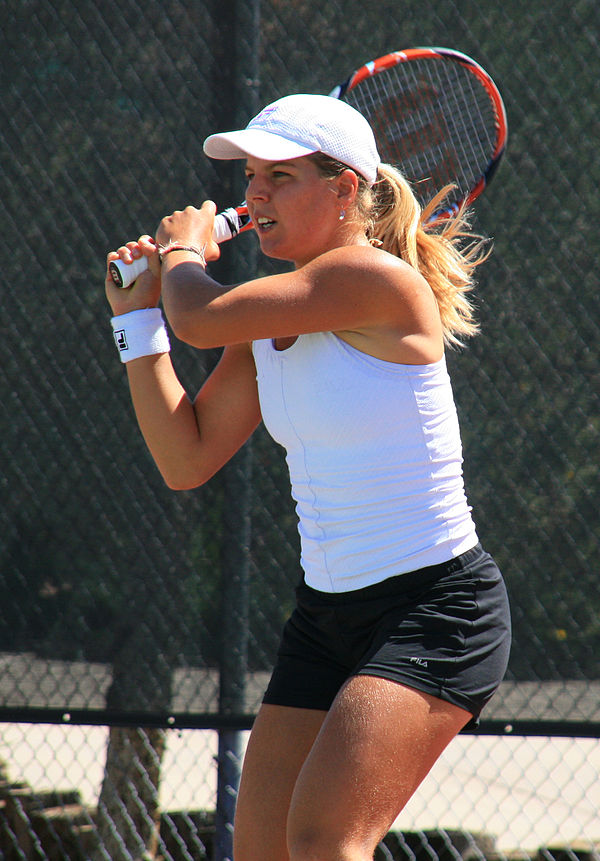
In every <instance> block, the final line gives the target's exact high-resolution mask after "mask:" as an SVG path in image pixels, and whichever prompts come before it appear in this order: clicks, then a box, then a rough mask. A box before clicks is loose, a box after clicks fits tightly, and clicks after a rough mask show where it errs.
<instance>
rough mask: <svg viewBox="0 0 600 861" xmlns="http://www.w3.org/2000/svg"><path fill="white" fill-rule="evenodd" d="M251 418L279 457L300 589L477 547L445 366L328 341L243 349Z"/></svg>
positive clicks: (378, 574)
mask: <svg viewBox="0 0 600 861" xmlns="http://www.w3.org/2000/svg"><path fill="white" fill-rule="evenodd" d="M253 353H254V360H255V363H256V368H257V380H258V391H259V398H260V406H261V410H262V416H263V420H264V423H265V425H266V427H267V430H268V431H269V433H270V434H271V436H272V437H273V438H274V439H275V440H276V441H277V442H278V443H280V444H281V445H282V446H283V447H284V448H285V450H286V460H287V464H288V468H289V472H290V479H291V485H292V496H293V497H294V499H295V501H296V511H297V514H298V518H299V524H298V528H299V532H300V540H301V551H302V555H301V562H302V567H303V569H304V572H305V580H306V582H307V584H308V585H309V586H312V587H313V588H314V589H318V590H320V591H322V592H346V591H351V590H354V589H361V588H363V587H364V586H369V585H371V584H373V583H378V582H380V581H382V580H385V579H386V578H388V577H393V576H396V575H398V574H403V573H406V572H407V571H413V570H415V569H417V568H422V567H425V566H428V565H436V564H438V563H440V562H446V561H447V560H449V559H452V558H453V557H454V556H458V555H459V554H460V553H464V552H465V551H467V550H470V549H471V548H472V547H474V546H475V544H476V543H477V535H476V532H475V527H474V524H473V521H472V519H471V515H470V508H469V506H468V505H467V500H466V498H465V492H464V486H463V478H462V448H461V442H460V432H459V427H458V419H457V415H456V408H455V405H454V399H453V395H452V388H451V384H450V378H449V376H448V372H447V370H446V362H445V359H443V358H442V359H441V361H439V362H436V363H434V364H430V365H398V364H394V363H391V362H384V361H382V360H381V359H375V358H373V357H372V356H368V355H366V354H365V353H361V352H360V351H359V350H356V349H355V348H354V347H351V346H350V345H349V344H347V343H345V341H342V340H341V339H340V338H338V337H337V336H335V335H333V334H332V333H330V332H324V333H317V334H311V335H301V336H300V337H299V338H298V339H297V340H296V341H295V343H294V344H293V345H292V346H291V347H289V348H288V349H286V350H281V351H278V350H276V349H275V347H274V345H273V343H272V341H271V340H263V341H255V342H254V344H253Z"/></svg>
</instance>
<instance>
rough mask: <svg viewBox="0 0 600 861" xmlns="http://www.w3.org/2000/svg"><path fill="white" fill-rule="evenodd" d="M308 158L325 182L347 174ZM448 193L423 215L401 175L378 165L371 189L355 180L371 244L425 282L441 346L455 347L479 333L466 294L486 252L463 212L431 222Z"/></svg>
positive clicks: (322, 159)
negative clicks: (433, 304) (440, 333)
mask: <svg viewBox="0 0 600 861" xmlns="http://www.w3.org/2000/svg"><path fill="white" fill-rule="evenodd" d="M307 158H310V159H312V160H313V161H314V162H315V164H316V165H317V167H318V169H319V171H320V172H321V174H322V175H323V176H325V177H329V178H332V177H335V176H337V175H339V174H340V173H342V172H343V171H344V170H348V166H347V165H345V164H342V163H341V162H338V161H335V160H333V159H331V158H330V157H329V156H326V155H323V154H322V153H315V154H314V155H311V156H307ZM452 188H453V186H451V185H448V186H446V187H445V188H443V189H442V190H441V191H440V192H438V194H436V195H435V197H434V198H433V199H432V200H431V201H430V202H429V203H428V204H427V206H426V207H425V208H424V209H422V208H421V206H420V204H419V202H418V201H417V199H416V197H415V195H414V193H413V190H412V188H411V186H410V184H409V183H408V182H407V180H406V179H405V178H404V176H403V175H402V174H401V173H400V171H399V170H397V169H396V168H394V167H392V166H391V165H389V164H382V165H380V166H379V172H378V175H377V182H376V183H375V185H374V186H373V187H372V188H370V187H369V185H368V183H367V181H366V180H365V179H364V178H363V177H360V176H359V186H358V194H357V197H356V201H355V206H356V216H357V218H358V219H360V221H361V222H362V223H364V224H365V229H366V233H367V237H368V238H369V240H370V241H371V243H372V244H373V245H376V246H378V247H381V248H383V250H384V251H387V252H389V253H390V254H393V255H395V256H396V257H400V258H401V259H402V260H404V261H405V262H406V263H409V264H410V265H411V266H412V267H413V268H414V269H416V270H417V272H420V273H421V275H422V276H423V277H424V278H425V280H426V281H427V282H428V284H429V286H430V287H431V289H432V291H433V294H434V296H435V298H436V301H437V304H438V308H439V312H440V318H441V321H442V328H443V332H444V342H445V343H446V344H447V345H448V346H460V345H461V344H462V340H463V339H464V338H468V337H470V336H472V335H474V334H476V333H477V331H478V328H479V327H478V325H477V322H476V321H475V318H474V313H473V306H472V304H471V302H470V301H469V297H468V294H469V292H470V291H471V290H472V289H473V287H474V272H475V269H476V268H477V266H479V265H480V264H481V263H483V261H484V260H486V259H487V258H488V257H489V255H490V252H491V249H489V248H486V241H485V240H484V239H483V238H482V237H481V236H477V235H475V234H474V233H472V232H471V230H470V225H469V221H468V218H467V213H466V211H465V210H464V209H461V210H459V212H458V214H457V215H456V216H454V217H452V218H447V219H444V220H441V219H437V220H433V221H432V216H433V214H434V213H435V212H436V211H437V210H438V209H440V208H442V207H443V203H444V200H445V199H446V198H447V196H448V194H449V192H450V191H451V190H452Z"/></svg>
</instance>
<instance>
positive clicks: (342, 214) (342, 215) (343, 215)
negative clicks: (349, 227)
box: [339, 209, 346, 221]
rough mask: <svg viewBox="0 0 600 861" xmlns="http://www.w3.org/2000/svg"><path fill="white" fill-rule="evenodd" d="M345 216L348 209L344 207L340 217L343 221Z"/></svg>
mask: <svg viewBox="0 0 600 861" xmlns="http://www.w3.org/2000/svg"><path fill="white" fill-rule="evenodd" d="M345 217H346V210H345V209H342V211H341V212H340V219H339V220H340V221H343V220H344V218H345Z"/></svg>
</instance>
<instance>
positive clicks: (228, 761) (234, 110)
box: [214, 0, 260, 861]
mask: <svg viewBox="0 0 600 861" xmlns="http://www.w3.org/2000/svg"><path fill="white" fill-rule="evenodd" d="M227 5H228V7H229V8H228V10H227V12H224V9H223V3H220V4H219V8H218V9H217V10H216V16H215V18H214V20H215V22H216V24H217V27H218V29H219V32H220V35H221V40H220V49H221V51H222V53H223V55H224V59H225V62H223V63H220V62H218V59H219V58H217V64H216V74H217V76H221V75H223V70H224V69H227V68H229V74H228V75H227V73H225V75H226V78H227V80H226V81H224V82H223V83H224V84H225V87H226V89H228V93H225V92H223V93H220V94H219V95H220V97H221V99H222V102H221V103H222V105H223V108H222V109H221V111H220V113H222V115H223V121H224V122H225V123H228V124H229V125H228V126H227V127H229V128H233V127H237V128H241V127H243V126H244V125H245V124H246V123H247V122H248V120H249V118H250V117H252V116H254V115H255V114H256V113H257V111H258V109H259V105H258V69H259V51H258V48H259V34H260V0H251V2H244V0H230V2H229V3H228V4H227ZM227 84H229V86H228V87H227ZM226 95H228V96H229V102H228V100H227V98H225V96H226ZM218 113H219V112H218ZM235 168H236V166H235V165H234V170H235ZM231 192H232V195H233V196H232V202H233V203H237V202H238V200H242V199H243V196H244V184H243V176H242V172H241V170H240V169H239V164H237V170H235V173H234V175H233V177H232V178H231ZM226 254H227V258H228V263H227V264H226V273H227V278H228V280H229V281H230V283H236V282H238V281H241V280H244V279H247V278H249V277H252V276H253V275H254V274H255V271H256V248H255V246H254V245H253V244H251V243H248V242H244V243H243V244H242V243H240V244H239V245H236V244H235V243H233V244H232V246H231V247H230V248H228V249H227V252H226ZM223 479H224V483H225V486H224V504H223V521H224V522H223V527H224V528H223V535H224V536H225V537H224V546H223V550H222V557H221V558H222V568H221V570H222V603H221V606H222V613H223V616H222V649H221V664H220V689H219V713H220V714H221V715H223V716H229V715H235V714H241V713H243V712H244V711H245V710H246V702H245V699H246V697H245V693H246V675H247V669H248V626H249V582H248V581H249V561H250V558H249V553H250V536H251V524H250V509H251V499H252V487H251V481H252V447H251V443H247V444H246V445H245V446H244V448H243V449H242V451H241V452H239V453H238V455H237V456H236V457H235V458H233V460H232V461H231V462H230V463H229V464H228V465H227V466H226V467H225V469H224V471H223ZM242 757H243V736H242V733H241V732H240V731H239V730H236V729H223V728H222V729H220V730H219V747H218V777H217V809H216V834H215V851H214V861H232V859H233V820H234V814H235V805H236V800H237V791H238V787H239V781H240V776H241V764H242Z"/></svg>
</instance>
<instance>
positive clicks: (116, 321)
mask: <svg viewBox="0 0 600 861" xmlns="http://www.w3.org/2000/svg"><path fill="white" fill-rule="evenodd" d="M110 322H111V324H112V328H113V335H114V339H115V344H116V345H117V349H118V351H119V355H120V357H121V361H122V362H131V361H132V360H133V359H139V358H140V357H141V356H153V355H154V354H155V353H168V352H169V351H170V349H171V345H170V343H169V335H168V333H167V329H166V327H165V323H164V320H163V316H162V312H161V310H160V308H144V309H142V310H140V311H130V312H129V313H128V314H120V315H119V316H118V317H113V318H112V319H111V321H110Z"/></svg>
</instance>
